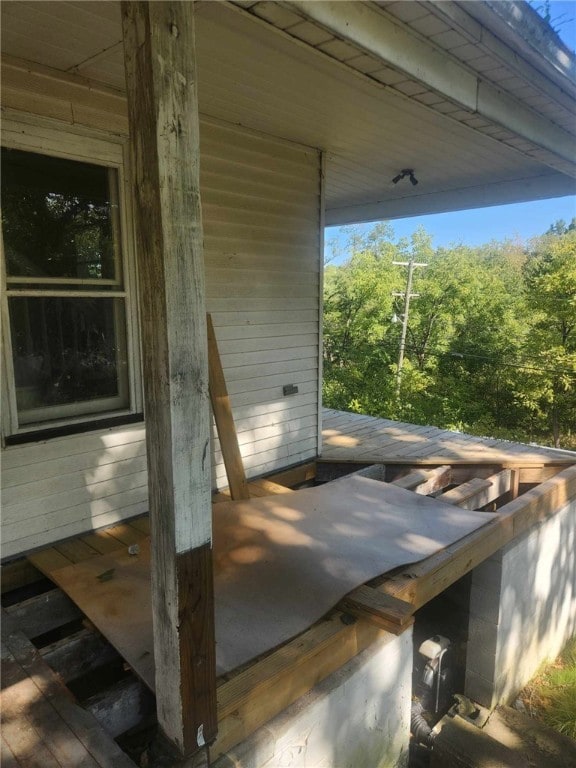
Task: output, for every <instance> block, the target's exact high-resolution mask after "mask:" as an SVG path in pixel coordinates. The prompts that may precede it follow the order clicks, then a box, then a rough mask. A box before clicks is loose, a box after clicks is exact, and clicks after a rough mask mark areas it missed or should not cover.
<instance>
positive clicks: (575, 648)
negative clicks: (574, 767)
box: [520, 637, 576, 740]
mask: <svg viewBox="0 0 576 768" xmlns="http://www.w3.org/2000/svg"><path fill="white" fill-rule="evenodd" d="M520 698H521V699H522V701H523V702H524V705H525V706H526V709H527V711H528V714H530V715H531V716H532V717H536V718H537V719H538V720H541V721H542V722H543V723H545V724H546V725H549V726H550V727H551V728H554V729H555V730H556V731H558V732H559V733H562V734H564V735H565V736H570V737H571V738H572V739H575V740H576V637H573V638H572V640H570V641H569V642H568V644H567V645H566V647H565V648H564V650H563V651H562V653H561V654H560V656H559V657H558V658H557V659H556V660H555V661H553V662H551V663H549V664H546V665H545V666H544V667H542V669H541V670H540V671H539V672H538V674H537V675H536V677H535V678H533V680H531V682H530V683H529V684H528V685H527V686H526V688H524V690H523V691H522V693H521V694H520Z"/></svg>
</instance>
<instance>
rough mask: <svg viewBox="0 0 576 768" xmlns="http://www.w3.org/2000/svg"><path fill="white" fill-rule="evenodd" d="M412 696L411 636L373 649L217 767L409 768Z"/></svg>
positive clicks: (406, 634) (383, 642) (392, 638)
mask: <svg viewBox="0 0 576 768" xmlns="http://www.w3.org/2000/svg"><path fill="white" fill-rule="evenodd" d="M294 674H296V675H297V674H298V670H295V671H294ZM411 693H412V630H411V629H410V630H407V631H406V632H404V633H403V634H402V635H400V636H398V637H395V636H394V635H387V636H386V637H385V638H384V639H382V640H379V641H378V642H376V643H374V644H373V645H372V646H370V647H369V648H367V649H366V650H365V651H363V652H362V653H360V654H359V655H358V656H356V657H355V658H354V659H352V660H351V661H349V662H348V663H347V664H345V665H344V666H343V667H342V668H341V669H339V670H338V671H336V672H334V673H333V674H332V675H330V676H329V677H327V678H326V680H324V681H322V682H321V683H320V684H319V685H317V686H315V687H314V688H313V689H312V690H311V691H310V692H309V693H308V694H306V695H305V696H303V697H302V698H301V699H299V700H298V701H296V702H295V703H294V704H293V705H291V706H290V707H288V708H287V709H286V710H285V711H284V712H282V713H281V714H280V715H278V716H277V717H275V718H274V719H273V720H271V721H270V722H269V723H267V725H266V726H264V727H263V728H260V729H259V730H258V731H257V732H256V733H255V734H253V735H252V736H251V737H250V738H249V739H247V740H246V741H245V742H243V743H242V744H240V745H238V747H235V748H234V749H232V750H230V752H229V753H228V754H227V755H225V756H223V757H221V758H219V759H218V760H217V761H216V762H215V763H214V768H404V767H405V766H406V765H407V763H408V743H409V736H410V700H411Z"/></svg>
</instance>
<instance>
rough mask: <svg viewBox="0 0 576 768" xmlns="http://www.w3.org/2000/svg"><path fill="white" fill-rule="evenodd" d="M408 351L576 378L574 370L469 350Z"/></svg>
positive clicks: (426, 355) (415, 349)
mask: <svg viewBox="0 0 576 768" xmlns="http://www.w3.org/2000/svg"><path fill="white" fill-rule="evenodd" d="M406 349H408V350H409V351H410V352H414V353H415V354H418V355H422V356H424V357H446V356H449V357H455V358H472V359H476V360H486V361H488V362H496V363H497V364H498V366H499V367H501V368H519V369H521V370H524V371H536V373H553V374H556V375H558V376H569V377H570V378H573V379H576V371H570V370H557V369H555V368H542V367H541V366H538V367H536V366H530V365H522V364H520V363H504V362H502V361H501V360H499V359H498V358H497V357H489V356H487V355H474V354H471V353H469V352H456V351H452V352H451V351H448V350H445V351H442V350H440V351H433V350H429V351H421V350H419V349H418V348H416V347H408V346H407V347H406Z"/></svg>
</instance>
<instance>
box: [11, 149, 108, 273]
mask: <svg viewBox="0 0 576 768" xmlns="http://www.w3.org/2000/svg"><path fill="white" fill-rule="evenodd" d="M111 177H112V174H110V173H109V171H108V169H107V168H103V167H101V166H97V165H90V164H88V163H79V162H76V161H73V160H63V159H62V158H56V157H46V156H43V155H37V154H35V153H32V152H21V151H19V150H16V149H5V148H3V149H2V217H3V234H4V250H5V254H6V272H7V276H8V278H9V279H10V278H11V277H42V278H73V279H84V280H86V279H92V280H94V279H108V280H118V279H119V275H118V274H116V273H117V259H116V258H115V257H116V254H115V242H114V240H115V237H114V216H115V215H116V213H117V205H116V198H117V193H116V190H115V189H114V186H113V183H111ZM114 182H115V178H114Z"/></svg>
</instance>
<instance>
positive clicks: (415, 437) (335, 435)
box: [321, 408, 576, 465]
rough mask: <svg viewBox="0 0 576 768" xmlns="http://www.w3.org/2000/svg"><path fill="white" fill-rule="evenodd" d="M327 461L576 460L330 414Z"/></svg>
mask: <svg viewBox="0 0 576 768" xmlns="http://www.w3.org/2000/svg"><path fill="white" fill-rule="evenodd" d="M322 437H323V446H322V454H321V459H323V460H325V461H334V462H341V461H350V462H354V461H358V462H368V463H369V462H378V463H383V464H386V463H387V462H396V463H399V462H401V461H405V462H406V464H411V463H415V464H417V463H419V462H422V461H424V460H432V459H438V462H437V463H439V464H442V463H448V464H450V463H454V462H464V461H465V462H469V463H476V462H477V463H487V462H492V463H494V464H505V465H511V464H515V463H518V464H525V465H531V464H532V465H534V464H537V465H538V464H539V465H546V464H552V463H554V464H566V465H569V464H573V463H575V462H576V454H575V453H574V452H571V451H562V450H556V449H554V448H540V447H537V446H531V445H524V444H522V443H514V442H508V441H506V440H500V439H492V438H488V437H476V436H474V435H467V434H463V433H460V432H451V431H450V430H447V429H440V428H438V427H431V426H418V425H415V424H405V423H403V422H395V421H390V420H389V419H381V418H377V417H375V416H364V415H361V414H357V413H344V412H343V411H334V410H332V409H328V408H325V409H324V411H323V420H322Z"/></svg>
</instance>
